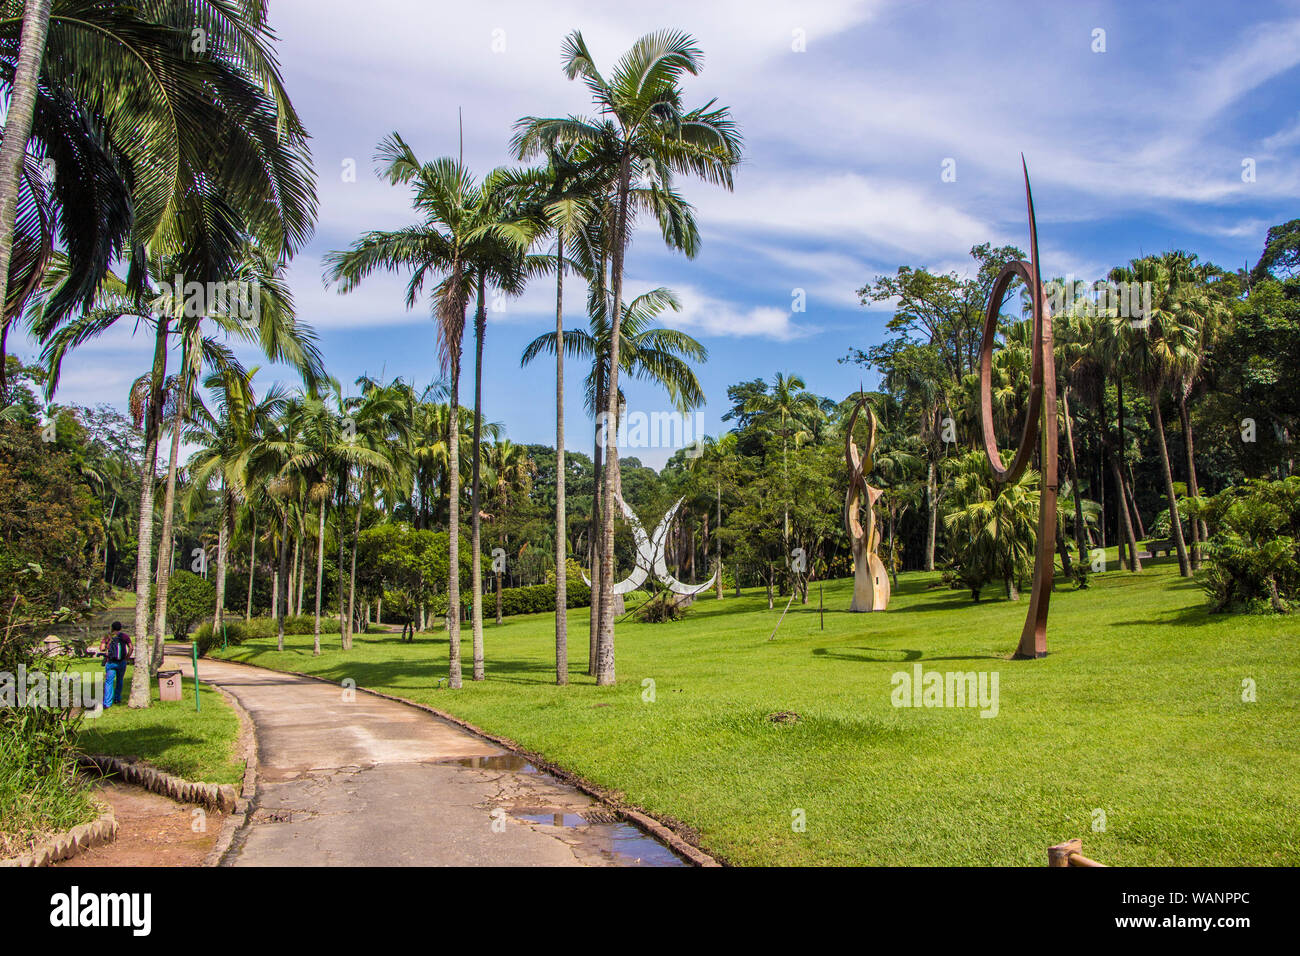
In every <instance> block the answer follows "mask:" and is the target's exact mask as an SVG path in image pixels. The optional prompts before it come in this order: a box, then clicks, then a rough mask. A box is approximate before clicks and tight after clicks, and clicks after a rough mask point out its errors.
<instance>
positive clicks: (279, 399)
mask: <svg viewBox="0 0 1300 956" xmlns="http://www.w3.org/2000/svg"><path fill="white" fill-rule="evenodd" d="M256 374H257V369H256V368H252V369H249V370H248V371H247V372H245V371H243V370H242V369H238V368H229V367H227V368H223V369H218V370H216V371H213V372H212V373H210V374H209V375H208V376H207V377H206V378H205V379H204V381H203V387H204V388H205V389H207V390H208V391H210V392H212V393H214V394H215V397H216V408H215V411H214V410H211V409H209V408H208V406H207V405H206V404H205V403H204V402H203V401H202V400H201V399H198V397H197V396H196V399H197V400H196V401H195V402H194V404H193V419H194V425H193V426H192V427H191V428H189V429H188V430H187V431H186V436H185V437H186V439H187V440H188V441H189V442H191V443H192V444H196V445H198V450H197V451H196V452H195V453H194V454H193V455H192V456H191V457H190V460H189V468H188V471H189V480H190V491H189V495H188V498H187V500H186V502H185V513H186V514H187V515H189V514H193V513H194V512H195V510H196V509H197V507H198V506H199V505H200V504H201V501H202V498H203V495H204V492H206V491H207V490H208V488H209V487H210V486H211V484H212V482H213V481H214V480H216V481H217V483H218V494H219V504H220V507H219V515H220V518H219V521H220V525H219V526H218V533H217V568H216V609H215V612H214V614H213V618H212V627H213V633H214V634H215V633H219V632H220V629H221V626H222V623H223V620H224V617H225V592H226V570H227V565H228V557H227V555H228V539H229V533H230V529H231V528H232V526H233V524H234V520H235V512H236V509H237V508H238V505H239V502H240V501H244V502H248V501H250V500H251V499H252V496H253V494H254V485H253V483H252V481H251V478H252V475H251V474H250V471H249V469H248V467H247V457H246V452H247V451H248V449H249V448H250V447H251V446H252V445H253V444H254V443H255V442H256V441H258V440H259V439H260V438H261V437H262V436H263V435H264V434H266V433H267V431H268V430H269V429H270V428H271V427H272V423H273V422H274V420H275V418H276V417H277V416H279V415H280V414H281V413H282V412H283V411H284V409H285V407H286V403H287V396H286V395H285V393H284V391H283V390H282V389H281V388H280V387H279V386H277V385H273V386H271V387H270V388H269V389H267V391H266V393H265V394H263V395H262V397H261V398H260V399H259V398H258V397H257V396H256V394H255V393H254V390H253V377H254V376H255V375H256ZM252 573H253V572H252V566H251V564H250V567H249V580H250V582H251V580H252ZM250 593H251V587H250Z"/></svg>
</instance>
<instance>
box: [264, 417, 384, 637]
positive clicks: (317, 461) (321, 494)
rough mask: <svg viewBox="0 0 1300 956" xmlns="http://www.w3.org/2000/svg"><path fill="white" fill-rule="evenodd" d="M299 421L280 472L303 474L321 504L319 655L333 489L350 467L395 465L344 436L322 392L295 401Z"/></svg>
mask: <svg viewBox="0 0 1300 956" xmlns="http://www.w3.org/2000/svg"><path fill="white" fill-rule="evenodd" d="M287 414H288V416H289V417H291V418H293V419H295V420H296V422H297V426H298V437H297V440H296V441H295V442H294V443H293V444H292V445H290V446H288V447H286V448H284V449H283V453H284V455H285V463H284V466H283V468H282V469H281V473H282V474H284V475H286V476H289V475H297V476H300V477H301V478H302V480H303V482H304V484H305V485H306V487H307V488H308V499H309V500H310V501H312V502H313V503H315V504H316V505H317V508H318V518H317V530H316V612H315V613H316V622H315V627H314V628H313V635H314V637H313V650H312V654H313V655H314V656H320V615H321V595H322V592H323V589H324V583H325V578H324V576H325V511H326V506H327V504H328V502H329V499H330V497H331V493H330V489H331V486H332V484H333V483H334V482H336V481H337V480H338V476H339V475H340V474H341V473H343V472H344V471H346V470H347V469H349V468H354V467H364V468H370V469H372V470H375V471H377V472H386V471H387V470H388V469H390V468H391V467H392V466H391V465H390V464H389V463H388V460H387V459H386V458H385V457H384V456H383V455H382V454H379V453H378V452H375V451H372V450H371V449H369V448H365V447H362V446H360V445H358V444H356V443H355V442H351V441H348V440H347V439H346V438H345V437H344V427H343V423H342V421H341V417H340V416H338V415H336V414H335V413H334V411H333V409H332V408H331V407H330V405H329V403H328V402H327V401H326V400H325V399H324V398H322V397H321V396H319V395H315V394H307V395H304V396H302V397H301V398H299V399H297V400H295V401H292V402H291V403H290V405H289V407H288V409H287Z"/></svg>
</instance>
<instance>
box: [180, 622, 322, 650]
mask: <svg viewBox="0 0 1300 956" xmlns="http://www.w3.org/2000/svg"><path fill="white" fill-rule="evenodd" d="M222 626H223V627H224V628H225V642H226V643H227V644H230V645H238V644H243V643H244V642H245V641H249V640H274V639H275V638H276V637H277V636H278V635H279V624H278V623H277V621H276V619H275V618H273V617H255V618H253V619H252V620H249V621H243V620H238V621H236V620H231V619H229V618H227V619H226V620H225V621H224V622H223V624H222ZM315 629H316V616H315V615H314V614H290V615H288V616H287V617H286V618H285V619H284V633H285V634H313V633H315ZM320 629H321V633H322V634H337V633H338V632H339V619H338V618H337V617H322V618H321V619H320ZM193 639H194V640H196V641H198V642H199V653H200V654H206V653H207V652H208V651H209V650H211V649H212V648H213V647H220V646H221V642H222V632H221V631H217V632H216V633H215V634H214V633H213V630H212V622H211V621H204V622H203V623H202V624H200V625H199V626H198V629H197V630H195V632H194V638H193Z"/></svg>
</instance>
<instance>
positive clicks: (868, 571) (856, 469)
mask: <svg viewBox="0 0 1300 956" xmlns="http://www.w3.org/2000/svg"><path fill="white" fill-rule="evenodd" d="M864 408H866V409H867V414H868V415H870V416H871V436H870V437H869V438H868V439H867V454H866V457H865V459H864V458H863V457H862V456H861V455H860V454H859V453H858V446H857V443H856V442H855V441H854V440H853V426H854V425H856V424H857V423H858V414H859V413H860V412H861V411H862V410H863V409H864ZM875 449H876V413H875V412H873V411H872V410H871V409H870V408H867V400H866V399H865V398H859V399H858V400H857V402H856V403H855V404H854V406H853V412H852V413H851V414H850V415H849V427H848V428H847V429H846V430H845V432H844V459H845V461H847V462H848V464H849V490H848V494H847V495H846V497H845V501H844V521H845V524H846V525H847V526H848V529H849V538H850V539H851V540H852V542H853V603H852V604H851V605H849V610H850V611H883V610H885V608H887V607H888V606H889V593H890V589H889V572H888V571H886V569H885V562H883V561H881V560H880V555H879V554H877V553H876V549H877V548H878V547H880V529H879V528H877V527H876V501H877V500H878V499H879V498H880V495H881V494H882V492H881V490H880V489H879V488H873V487H872V486H871V485H869V484H867V478H866V476H867V473H868V472H869V471H871V467H872V464H873V462H872V454H873V453H874V452H875ZM864 498H865V499H866V512H867V526H866V527H865V528H863V527H862V522H861V521H860V520H859V519H858V508H859V506H860V505H861V504H862V501H863V499H864Z"/></svg>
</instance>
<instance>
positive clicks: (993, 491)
mask: <svg viewBox="0 0 1300 956" xmlns="http://www.w3.org/2000/svg"><path fill="white" fill-rule="evenodd" d="M1004 460H1007V459H1006V458H1005V457H1004ZM947 471H948V472H949V475H950V477H951V480H952V491H951V496H952V497H951V500H950V506H951V507H950V510H949V511H948V513H947V514H945V515H944V518H943V526H944V530H945V531H947V533H948V566H947V573H946V576H945V577H946V579H947V580H948V582H949V584H950V585H952V586H953V587H964V588H969V589H970V592H971V597H973V598H974V599H975V600H977V601H978V600H979V598H980V592H981V590H983V588H985V587H986V586H987V585H988V584H990V583H991V582H994V581H998V582H1001V583H1002V584H1003V585H1004V586H1005V588H1006V591H1007V594H1008V596H1015V595H1016V591H1017V589H1018V588H1019V587H1022V586H1023V582H1024V580H1025V579H1026V578H1027V577H1028V576H1029V575H1030V574H1031V573H1032V572H1033V560H1034V557H1033V556H1034V546H1035V543H1036V541H1037V528H1036V524H1037V521H1038V486H1039V476H1038V473H1037V472H1035V471H1026V472H1025V473H1024V474H1023V475H1022V476H1021V477H1020V480H1019V481H1017V482H1015V483H1014V484H1010V485H1004V486H1002V487H998V486H997V485H996V484H995V483H994V481H993V472H992V469H991V468H990V467H989V462H988V457H987V456H986V455H985V454H984V452H983V451H982V450H981V451H972V452H967V453H966V454H965V455H963V456H962V457H961V458H956V459H952V460H950V461H949V462H948V463H947Z"/></svg>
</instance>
